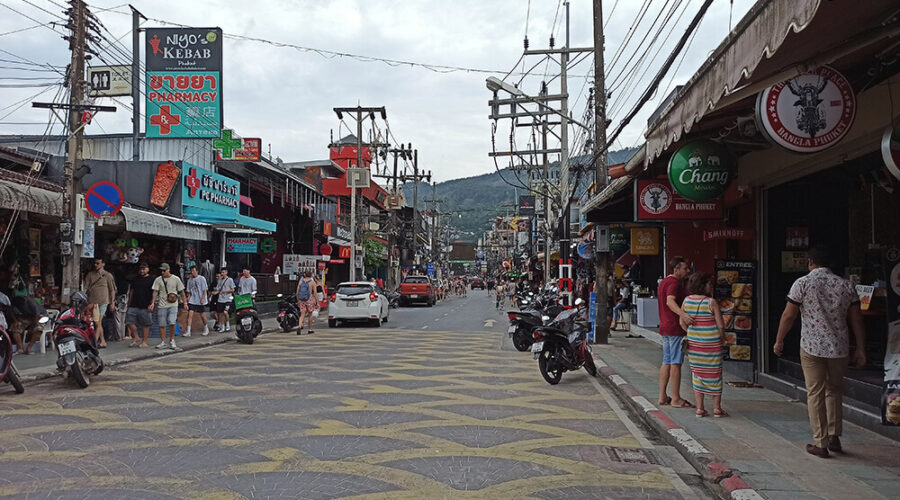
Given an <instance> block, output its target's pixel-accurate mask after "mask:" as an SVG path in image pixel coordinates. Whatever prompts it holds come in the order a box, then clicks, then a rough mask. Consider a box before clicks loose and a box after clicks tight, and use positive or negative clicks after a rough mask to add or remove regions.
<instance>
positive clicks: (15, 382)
mask: <svg viewBox="0 0 900 500" xmlns="http://www.w3.org/2000/svg"><path fill="white" fill-rule="evenodd" d="M0 306H3V307H4V308H7V307H9V306H10V302H9V297H7V296H6V294H4V293H2V292H0ZM2 315H3V312H2V311H0V316H2ZM0 320H3V325H0V381H3V382H6V383H8V384H10V385H12V386H13V389H14V390H15V391H16V394H22V393H23V392H25V386H23V385H22V380H21V379H20V378H19V372H18V371H16V366H15V365H14V364H13V361H12V358H13V351H12V346H13V343H12V339H11V338H10V337H9V333H7V331H6V326H5V325H6V321H5V317H4V318H0Z"/></svg>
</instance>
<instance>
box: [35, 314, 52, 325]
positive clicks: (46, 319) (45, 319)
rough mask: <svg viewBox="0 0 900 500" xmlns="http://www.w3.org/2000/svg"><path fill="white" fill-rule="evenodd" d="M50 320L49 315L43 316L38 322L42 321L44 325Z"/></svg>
mask: <svg viewBox="0 0 900 500" xmlns="http://www.w3.org/2000/svg"><path fill="white" fill-rule="evenodd" d="M48 321H50V317H49V316H41V319H39V320H38V323H40V324H42V325H46V324H47V322H48Z"/></svg>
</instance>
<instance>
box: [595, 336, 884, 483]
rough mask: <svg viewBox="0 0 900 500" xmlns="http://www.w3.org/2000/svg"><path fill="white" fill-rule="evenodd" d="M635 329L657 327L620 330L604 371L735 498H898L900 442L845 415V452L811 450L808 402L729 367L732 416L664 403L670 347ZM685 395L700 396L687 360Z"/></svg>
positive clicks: (727, 404)
mask: <svg viewBox="0 0 900 500" xmlns="http://www.w3.org/2000/svg"><path fill="white" fill-rule="evenodd" d="M629 333H630V334H632V335H643V334H644V333H649V334H652V332H644V331H643V329H640V328H632V331H631V332H613V335H612V338H611V339H610V343H609V345H606V346H601V345H595V346H594V347H593V351H594V354H595V355H596V356H597V357H598V358H599V359H600V360H601V363H598V367H599V368H600V371H601V372H602V375H601V377H604V378H605V379H606V380H607V381H609V382H610V384H611V385H612V386H614V387H615V388H616V391H617V392H618V393H619V395H620V396H622V397H623V398H624V399H625V400H626V401H627V402H628V403H629V404H630V405H631V406H632V408H633V409H635V410H636V411H638V412H639V413H640V414H642V415H643V416H644V419H645V421H646V422H647V423H648V424H649V425H650V426H651V427H654V428H655V429H656V430H657V431H658V432H659V433H660V434H661V435H662V436H663V437H664V438H665V439H668V440H669V441H670V442H671V444H673V445H675V446H676V447H678V448H679V449H680V450H681V451H682V453H683V454H684V455H685V456H686V458H688V460H689V461H691V462H692V463H693V464H694V465H695V466H696V467H698V470H700V471H701V473H703V474H704V476H706V477H707V478H708V479H711V480H712V481H715V482H718V483H719V485H720V486H721V487H722V488H723V489H724V491H725V492H726V493H727V494H730V495H731V496H732V497H733V498H736V499H738V498H741V499H743V498H746V499H750V498H759V497H758V496H757V495H756V494H755V493H754V492H753V490H756V493H758V495H759V496H761V497H763V498H771V499H788V498H789V499H798V500H799V499H818V498H833V499H847V498H854V499H868V498H876V499H880V498H897V497H898V492H900V444H898V443H897V442H895V441H893V440H891V439H888V438H886V437H883V436H880V435H878V434H876V433H874V432H871V431H869V430H866V429H864V428H862V427H859V426H857V425H854V424H851V423H848V422H845V423H844V435H843V436H842V439H841V441H842V444H843V446H844V450H845V453H843V454H832V458H829V459H820V458H816V457H814V456H811V455H809V454H807V453H806V450H805V445H806V443H809V442H812V435H811V432H810V429H809V419H808V414H807V410H806V405H805V404H803V403H801V402H799V401H796V400H791V399H789V398H787V397H785V396H782V395H780V394H778V393H776V392H773V391H770V390H767V389H762V388H739V387H734V386H731V385H729V384H728V382H729V381H735V379H734V377H729V375H728V374H727V373H726V374H725V382H726V384H725V389H724V394H723V398H722V406H723V408H725V409H726V410H727V411H728V412H729V414H730V415H731V416H730V417H728V418H712V417H706V418H697V417H696V416H695V415H694V411H695V410H694V409H680V408H679V409H676V408H673V407H671V406H664V407H661V408H657V407H656V402H657V401H658V399H659V380H658V379H659V363H660V360H661V357H662V348H661V346H660V345H659V344H656V343H654V342H653V341H651V340H648V339H646V338H626V337H625V336H626V335H627V334H629ZM604 364H605V365H606V366H603V365H604ZM681 394H682V396H684V397H685V399H687V400H688V401H691V402H692V403H694V393H693V390H692V389H691V384H690V369H689V367H688V365H687V363H685V365H684V368H683V371H682V388H681ZM708 405H709V406H710V407H711V405H712V403H711V402H709V403H708ZM710 413H712V412H710ZM685 432H686V434H685ZM748 487H749V488H748Z"/></svg>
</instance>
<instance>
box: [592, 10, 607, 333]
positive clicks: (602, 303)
mask: <svg viewBox="0 0 900 500" xmlns="http://www.w3.org/2000/svg"><path fill="white" fill-rule="evenodd" d="M604 44H605V40H604V35H603V0H594V106H595V112H594V156H595V157H596V159H597V160H596V163H595V165H594V167H595V169H594V186H595V187H594V192H595V193H599V192H600V191H602V190H603V188H604V187H605V186H606V185H607V184H608V183H609V174H608V171H607V168H606V83H605V81H606V75H605V73H604V68H603V48H604ZM598 243H599V242H597V241H595V242H594V246H595V248H596V247H597V244H598ZM594 277H595V281H594V296H595V300H596V307H595V309H594V342H595V343H597V344H608V343H609V321H607V319H606V318H607V314H608V311H607V309H608V304H609V293H608V291H609V280H610V279H611V278H610V276H609V253H608V252H597V251H595V252H594Z"/></svg>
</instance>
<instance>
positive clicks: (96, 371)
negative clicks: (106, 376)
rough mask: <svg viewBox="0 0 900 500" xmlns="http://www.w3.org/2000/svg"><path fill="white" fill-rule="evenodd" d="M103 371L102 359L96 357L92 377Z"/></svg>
mask: <svg viewBox="0 0 900 500" xmlns="http://www.w3.org/2000/svg"><path fill="white" fill-rule="evenodd" d="M102 371H103V358H101V357H100V356H97V369H96V370H94V375H100V373H101V372H102Z"/></svg>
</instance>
